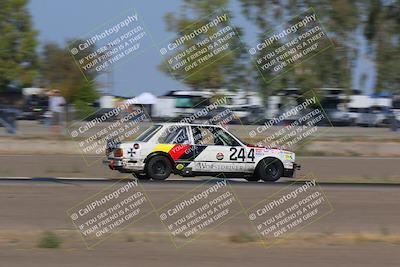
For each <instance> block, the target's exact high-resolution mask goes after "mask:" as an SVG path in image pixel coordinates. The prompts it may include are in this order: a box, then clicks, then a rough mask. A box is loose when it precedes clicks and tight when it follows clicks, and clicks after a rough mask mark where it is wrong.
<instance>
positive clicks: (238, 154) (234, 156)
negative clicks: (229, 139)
mask: <svg viewBox="0 0 400 267" xmlns="http://www.w3.org/2000/svg"><path fill="white" fill-rule="evenodd" d="M230 151H231V152H232V153H231V155H230V156H229V159H230V160H242V161H244V160H245V159H246V156H245V155H246V154H245V151H244V148H243V147H242V148H239V149H238V148H237V147H231V149H230ZM247 158H249V159H251V161H254V159H255V157H254V148H251V149H250V150H249V153H248V154H247Z"/></svg>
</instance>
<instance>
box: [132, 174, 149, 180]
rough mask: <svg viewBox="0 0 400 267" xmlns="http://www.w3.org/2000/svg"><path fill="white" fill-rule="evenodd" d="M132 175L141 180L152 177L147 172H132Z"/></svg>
mask: <svg viewBox="0 0 400 267" xmlns="http://www.w3.org/2000/svg"><path fill="white" fill-rule="evenodd" d="M132 176H133V177H134V178H137V179H138V180H141V181H145V180H150V177H149V176H148V175H147V173H132Z"/></svg>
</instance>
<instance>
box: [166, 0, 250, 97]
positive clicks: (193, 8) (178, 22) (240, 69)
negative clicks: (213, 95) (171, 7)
mask: <svg viewBox="0 0 400 267" xmlns="http://www.w3.org/2000/svg"><path fill="white" fill-rule="evenodd" d="M228 3H229V1H228V0H209V1H195V0H183V5H182V10H181V12H180V14H178V15H177V14H174V13H167V14H166V15H165V18H164V19H165V22H166V24H167V30H169V31H172V32H176V33H177V34H178V36H177V38H179V37H182V36H183V35H186V34H190V33H192V32H193V31H194V30H196V29H198V28H200V27H201V26H203V25H205V24H207V23H208V22H209V21H210V18H211V17H212V18H213V17H214V16H211V17H210V15H211V14H216V11H218V10H221V14H222V13H225V14H227V15H228V18H229V19H228V21H226V22H221V23H220V24H218V26H217V27H213V28H212V29H210V30H209V31H208V32H207V33H203V34H201V35H199V36H197V38H194V39H192V40H189V41H186V42H185V43H184V44H182V45H181V46H182V48H181V49H180V50H179V52H177V53H175V54H174V55H169V58H172V57H173V56H175V55H176V54H178V53H180V52H181V51H183V50H186V49H188V48H190V47H192V46H193V45H195V44H196V43H198V42H199V41H202V40H204V39H207V38H209V37H210V36H211V35H212V34H214V33H215V32H217V31H219V30H220V29H222V28H224V27H226V26H231V27H232V29H234V31H235V33H236V36H234V37H233V38H231V39H230V40H229V41H228V42H229V48H228V50H226V51H225V52H223V56H214V58H212V59H210V60H208V61H207V63H203V64H201V67H198V68H196V70H195V71H194V72H193V73H190V74H189V75H188V73H186V72H185V71H174V73H173V74H172V73H171V72H170V69H169V67H168V66H167V63H166V62H164V63H163V64H162V65H161V66H160V69H161V70H162V71H163V72H165V73H167V74H169V75H171V76H173V77H174V78H177V79H178V80H182V81H183V82H184V83H185V84H187V85H188V86H190V87H191V88H193V89H198V88H221V87H224V88H229V89H237V88H240V87H243V86H246V85H247V84H248V80H247V76H248V73H247V72H246V66H245V64H244V62H245V61H246V56H247V54H246V52H245V51H244V48H243V47H242V46H241V44H240V36H241V35H242V32H241V29H240V28H238V27H234V26H233V25H231V23H230V20H231V18H232V15H231V13H230V12H229V11H227V10H226V9H225V8H226V7H227V4H228ZM199 50H200V49H199ZM191 54H194V52H193V53H191ZM188 56H189V55H188ZM169 58H168V59H169ZM215 59H216V60H215ZM166 61H167V60H166ZM203 66H204V67H203Z"/></svg>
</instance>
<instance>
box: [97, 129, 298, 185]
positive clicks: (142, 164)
mask: <svg viewBox="0 0 400 267" xmlns="http://www.w3.org/2000/svg"><path fill="white" fill-rule="evenodd" d="M105 163H106V164H108V166H109V167H110V168H111V169H112V170H118V171H120V172H124V173H133V174H134V176H136V177H137V178H139V179H154V180H165V179H167V178H168V177H169V176H170V174H171V173H174V174H178V175H181V176H185V177H186V176H189V177H190V176H191V177H193V176H219V175H224V176H225V177H226V178H233V177H242V178H245V179H247V180H248V181H259V180H260V179H262V180H264V181H276V180H278V179H279V178H280V177H282V176H283V177H293V175H294V172H295V170H296V169H300V166H299V165H297V164H296V163H295V154H294V153H293V152H290V151H285V150H281V149H277V148H271V149H270V148H265V147H259V146H254V145H249V144H246V143H244V142H243V141H241V140H239V138H237V137H236V136H234V135H233V134H231V133H229V132H228V131H226V130H225V129H224V128H223V127H221V126H216V125H200V124H182V123H160V124H156V125H153V126H151V127H150V128H148V129H147V130H146V131H144V132H143V133H142V134H141V135H140V136H139V137H137V138H136V140H135V141H132V142H123V143H120V144H115V145H108V147H107V160H106V161H105Z"/></svg>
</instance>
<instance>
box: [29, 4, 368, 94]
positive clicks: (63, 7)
mask: <svg viewBox="0 0 400 267" xmlns="http://www.w3.org/2000/svg"><path fill="white" fill-rule="evenodd" d="M180 6H181V1H180V0H168V1H165V0H147V1H140V0H114V1H105V0H84V1H82V0H31V1H30V4H29V9H30V11H31V14H32V17H33V23H34V27H35V28H36V29H37V30H38V31H39V42H40V45H42V44H44V43H46V42H56V43H58V44H60V45H65V43H66V41H67V40H71V39H75V38H79V37H82V38H83V37H88V36H87V34H88V33H89V32H91V31H93V30H94V29H96V28H98V27H99V25H101V24H104V23H105V22H106V21H109V20H111V19H113V18H116V17H118V16H120V15H121V14H122V13H123V12H124V11H126V10H129V9H130V10H131V9H133V8H134V9H135V10H136V11H137V13H138V15H139V17H140V18H141V19H142V21H144V23H145V25H146V26H147V32H148V33H150V34H151V36H152V37H153V39H154V41H155V42H161V41H163V40H166V39H172V37H173V36H174V34H173V33H171V32H167V31H166V29H165V28H166V25H165V23H164V19H163V18H164V15H165V13H166V12H171V11H172V12H178V13H179V11H180ZM230 9H231V10H232V12H233V14H234V19H233V22H234V24H235V25H238V26H240V27H242V28H243V29H244V32H245V34H246V36H245V39H246V40H254V39H255V38H256V34H257V32H256V28H255V27H253V26H252V25H251V24H250V23H249V22H248V21H247V20H246V19H245V18H243V15H242V14H241V12H240V6H239V4H238V3H237V2H236V1H231V6H230ZM100 29H101V26H100ZM161 60H162V59H161V56H160V53H159V52H158V51H157V49H156V48H155V47H149V48H148V49H146V50H145V52H144V53H142V54H140V55H138V56H134V57H132V58H128V59H127V60H126V62H125V63H117V64H115V65H113V82H114V94H117V95H123V96H135V95H138V94H140V93H141V92H152V93H154V94H156V95H162V94H164V93H166V92H167V91H170V90H178V89H185V88H187V87H185V86H184V85H183V83H181V82H178V81H175V80H174V79H173V78H171V77H170V76H168V75H166V74H164V73H162V72H161V71H159V69H158V65H159V64H160V63H161ZM363 65H364V64H363V63H362V62H358V66H359V67H358V69H357V71H356V74H357V75H356V76H358V75H360V74H359V73H360V70H361V68H360V66H363ZM354 78H355V79H354ZM105 81H106V77H105V75H103V77H101V78H100V82H102V83H103V84H104V83H105ZM353 85H357V77H353Z"/></svg>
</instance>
